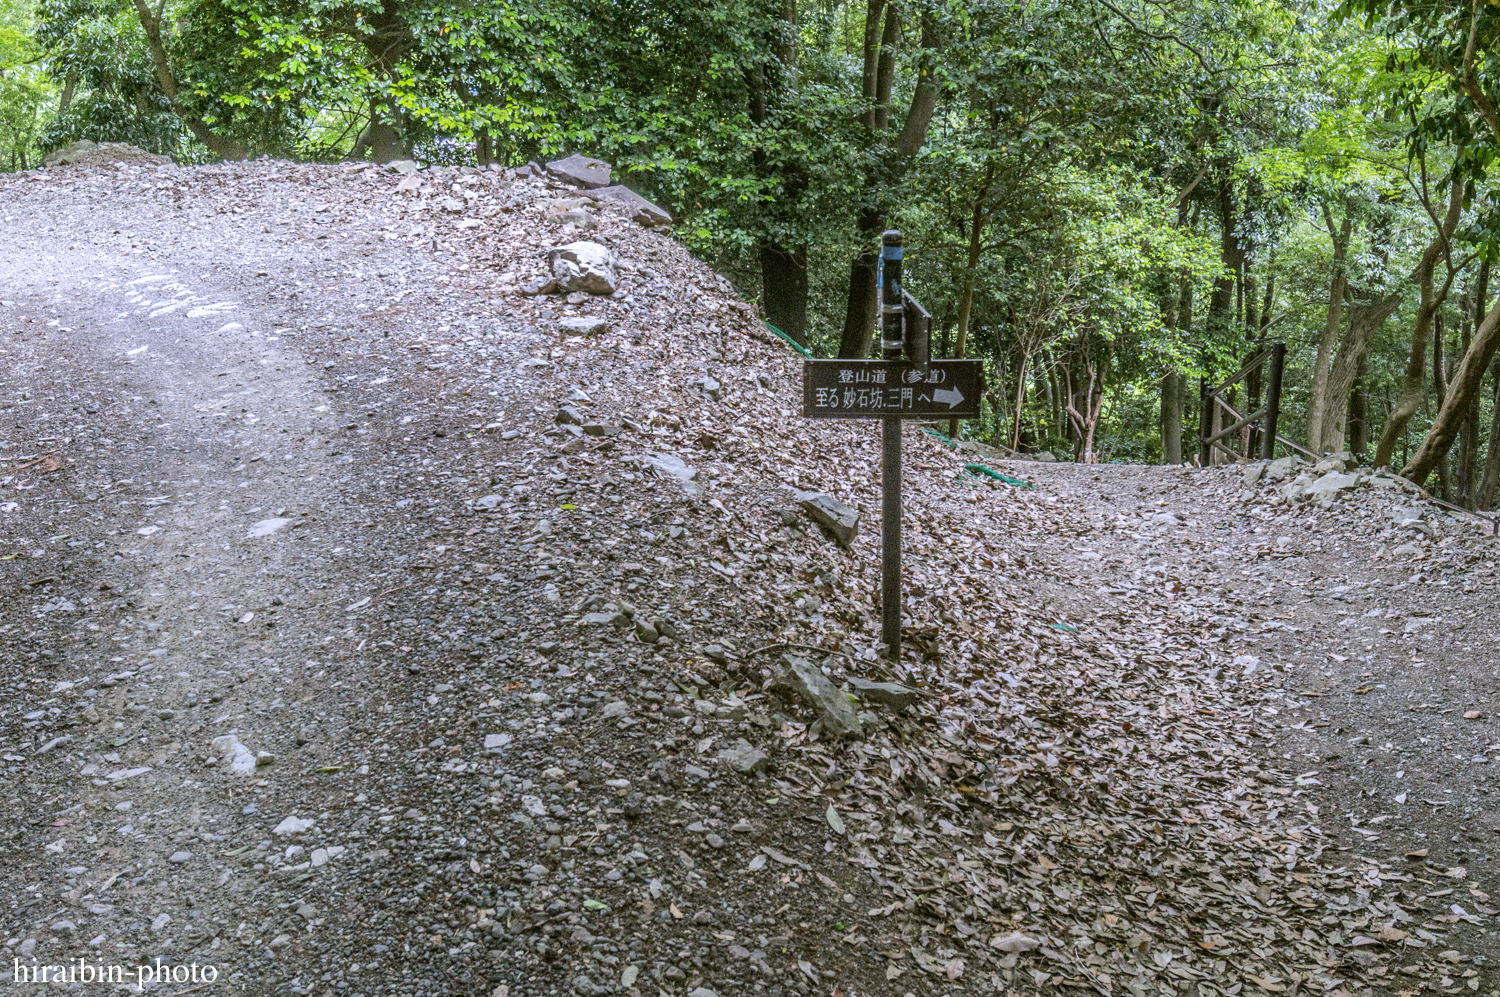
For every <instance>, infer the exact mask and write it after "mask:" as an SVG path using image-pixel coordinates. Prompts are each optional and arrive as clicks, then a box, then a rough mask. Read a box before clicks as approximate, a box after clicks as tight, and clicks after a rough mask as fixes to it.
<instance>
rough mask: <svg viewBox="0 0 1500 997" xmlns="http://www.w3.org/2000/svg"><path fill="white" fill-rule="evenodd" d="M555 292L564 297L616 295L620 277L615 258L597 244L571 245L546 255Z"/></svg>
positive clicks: (581, 243) (580, 243)
mask: <svg viewBox="0 0 1500 997" xmlns="http://www.w3.org/2000/svg"><path fill="white" fill-rule="evenodd" d="M547 266H548V268H549V269H551V271H552V277H553V280H554V281H555V282H556V288H555V289H556V290H558V291H562V292H564V293H570V292H573V291H582V292H584V293H585V294H614V293H615V286H616V284H617V282H618V281H619V276H618V274H616V272H615V257H614V254H613V253H611V252H610V251H609V250H608V249H605V248H604V247H603V246H601V245H599V244H598V243H597V242H570V243H568V244H567V245H566V246H559V247H558V248H557V249H553V250H551V251H549V252H548V254H547Z"/></svg>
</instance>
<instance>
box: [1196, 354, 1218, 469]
mask: <svg viewBox="0 0 1500 997" xmlns="http://www.w3.org/2000/svg"><path fill="white" fill-rule="evenodd" d="M1210 407H1213V408H1217V407H1218V406H1217V405H1216V404H1215V403H1214V396H1213V395H1212V394H1211V393H1210V389H1209V387H1208V377H1207V376H1206V375H1205V376H1204V377H1200V378H1198V466H1199V467H1207V466H1208V458H1209V455H1210V454H1212V453H1213V449H1212V448H1211V447H1210V446H1209V445H1208V438H1209V437H1210V436H1212V435H1213V432H1214V431H1213V416H1212V414H1211V413H1210V412H1209V408H1210Z"/></svg>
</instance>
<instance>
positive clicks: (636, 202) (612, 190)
mask: <svg viewBox="0 0 1500 997" xmlns="http://www.w3.org/2000/svg"><path fill="white" fill-rule="evenodd" d="M594 196H595V197H600V198H605V199H607V200H611V201H619V202H620V203H621V204H623V205H625V207H627V208H629V209H630V213H631V214H630V217H631V220H632V221H635V222H638V223H639V224H641V225H644V226H646V227H647V228H651V227H653V226H656V225H670V224H672V215H671V213H670V212H668V211H667V210H666V209H665V208H663V207H660V206H659V205H656V204H652V203H651V202H650V201H648V200H646V199H645V198H644V197H642V196H641V195H639V194H637V193H636V192H635V191H633V190H631V189H630V188H629V187H626V186H625V185H624V184H613V185H612V186H609V187H600V188H599V189H598V190H596V191H594Z"/></svg>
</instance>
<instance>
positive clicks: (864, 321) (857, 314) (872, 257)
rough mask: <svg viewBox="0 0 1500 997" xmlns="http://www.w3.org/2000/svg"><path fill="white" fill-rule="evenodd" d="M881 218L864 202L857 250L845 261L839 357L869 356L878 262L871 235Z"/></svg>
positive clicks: (873, 326) (872, 331)
mask: <svg viewBox="0 0 1500 997" xmlns="http://www.w3.org/2000/svg"><path fill="white" fill-rule="evenodd" d="M884 220H885V216H884V215H882V214H881V213H880V211H879V209H878V208H875V207H874V206H873V205H866V206H865V207H863V208H861V209H860V212H859V223H858V226H857V231H858V232H859V244H860V246H861V247H863V248H861V249H860V250H859V252H858V253H856V254H855V257H854V261H853V262H852V263H850V264H849V300H848V303H847V304H846V305H845V308H844V331H843V334H842V335H841V336H840V337H839V359H840V360H863V359H865V358H866V357H868V356H869V355H870V339H871V336H872V335H873V334H874V332H875V269H876V267H877V266H878V265H879V262H880V247H879V246H877V245H876V244H875V237H876V236H877V235H878V234H879V233H880V227H881V223H882V222H883V221H884Z"/></svg>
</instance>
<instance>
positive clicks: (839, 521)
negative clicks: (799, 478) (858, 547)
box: [797, 492, 859, 547]
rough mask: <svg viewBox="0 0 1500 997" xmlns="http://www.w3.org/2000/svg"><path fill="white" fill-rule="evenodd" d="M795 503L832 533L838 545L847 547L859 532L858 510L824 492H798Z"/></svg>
mask: <svg viewBox="0 0 1500 997" xmlns="http://www.w3.org/2000/svg"><path fill="white" fill-rule="evenodd" d="M797 504H798V505H800V506H802V511H803V512H805V513H807V514H808V515H809V516H811V517H812V519H813V520H814V521H815V522H817V523H819V524H821V525H822V526H823V527H824V528H826V529H827V530H828V532H829V533H831V534H833V538H834V539H835V540H837V541H838V542H839V546H841V547H847V546H849V545H850V544H851V543H853V542H854V538H855V536H857V535H858V534H859V510H858V509H855V508H854V507H853V506H849V505H845V504H844V503H843V502H840V501H839V500H838V499H836V498H834V497H833V496H832V495H828V494H826V493H824V492H800V493H799V494H798V495H797Z"/></svg>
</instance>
